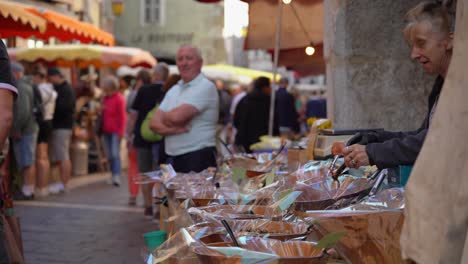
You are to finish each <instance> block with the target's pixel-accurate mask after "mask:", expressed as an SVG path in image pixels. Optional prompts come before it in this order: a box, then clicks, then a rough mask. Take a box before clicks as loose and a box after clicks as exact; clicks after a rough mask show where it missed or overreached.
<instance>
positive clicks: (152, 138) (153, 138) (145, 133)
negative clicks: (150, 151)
mask: <svg viewBox="0 0 468 264" xmlns="http://www.w3.org/2000/svg"><path fill="white" fill-rule="evenodd" d="M158 108H159V105H156V106H155V107H154V108H153V109H151V111H149V112H148V114H146V116H145V119H144V120H143V123H142V124H141V127H140V133H141V137H142V138H143V139H144V140H145V141H148V142H152V143H153V142H158V141H161V140H162V138H163V137H162V136H161V135H159V134H158V133H154V132H153V130H151V128H150V123H151V119H153V116H154V114H155V113H156V111H158Z"/></svg>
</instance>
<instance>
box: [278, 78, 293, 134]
mask: <svg viewBox="0 0 468 264" xmlns="http://www.w3.org/2000/svg"><path fill="white" fill-rule="evenodd" d="M288 85H289V81H288V79H287V78H281V80H280V82H279V89H278V91H276V103H275V105H276V114H277V115H278V125H279V131H280V134H281V135H284V136H286V137H290V136H292V133H293V132H299V123H298V119H299V115H298V114H297V111H296V106H295V103H294V96H293V95H292V94H290V93H289V92H288V90H287V89H288Z"/></svg>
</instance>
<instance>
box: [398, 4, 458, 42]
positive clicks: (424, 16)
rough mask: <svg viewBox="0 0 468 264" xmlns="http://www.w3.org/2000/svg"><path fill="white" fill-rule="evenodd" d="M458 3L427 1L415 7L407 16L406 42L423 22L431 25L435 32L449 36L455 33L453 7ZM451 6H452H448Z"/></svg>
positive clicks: (404, 31)
mask: <svg viewBox="0 0 468 264" xmlns="http://www.w3.org/2000/svg"><path fill="white" fill-rule="evenodd" d="M453 2H456V1H443V2H441V1H425V2H421V3H419V4H418V5H417V6H415V7H413V8H412V9H411V10H410V11H408V13H406V15H405V20H406V26H405V28H404V30H403V33H404V35H405V38H406V40H409V34H410V32H411V28H412V27H413V26H414V25H416V24H418V23H420V22H423V21H427V22H429V23H431V25H432V30H433V31H434V32H439V33H442V34H443V35H449V34H450V33H452V32H453V31H454V27H455V15H454V12H451V10H450V9H451V5H454V3H453ZM447 5H450V6H447Z"/></svg>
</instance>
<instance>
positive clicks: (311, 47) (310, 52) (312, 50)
mask: <svg viewBox="0 0 468 264" xmlns="http://www.w3.org/2000/svg"><path fill="white" fill-rule="evenodd" d="M305 53H306V54H307V55H308V56H312V55H314V53H315V48H314V45H312V43H311V44H310V45H309V46H307V48H306V49H305Z"/></svg>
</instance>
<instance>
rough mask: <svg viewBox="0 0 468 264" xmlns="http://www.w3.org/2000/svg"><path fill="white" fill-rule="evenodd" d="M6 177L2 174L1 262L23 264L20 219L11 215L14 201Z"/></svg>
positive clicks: (0, 190) (0, 181)
mask: <svg viewBox="0 0 468 264" xmlns="http://www.w3.org/2000/svg"><path fill="white" fill-rule="evenodd" d="M2 165H4V164H2ZM4 177H6V175H4V174H3V173H0V199H1V207H0V261H1V262H2V263H15V264H16V263H17V264H23V263H24V256H23V240H22V237H21V227H20V222H19V218H18V217H17V216H14V215H13V214H12V213H11V212H12V209H13V199H12V197H11V195H10V193H9V191H8V181H7V180H6V179H5V178H4ZM4 258H6V259H4Z"/></svg>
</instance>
